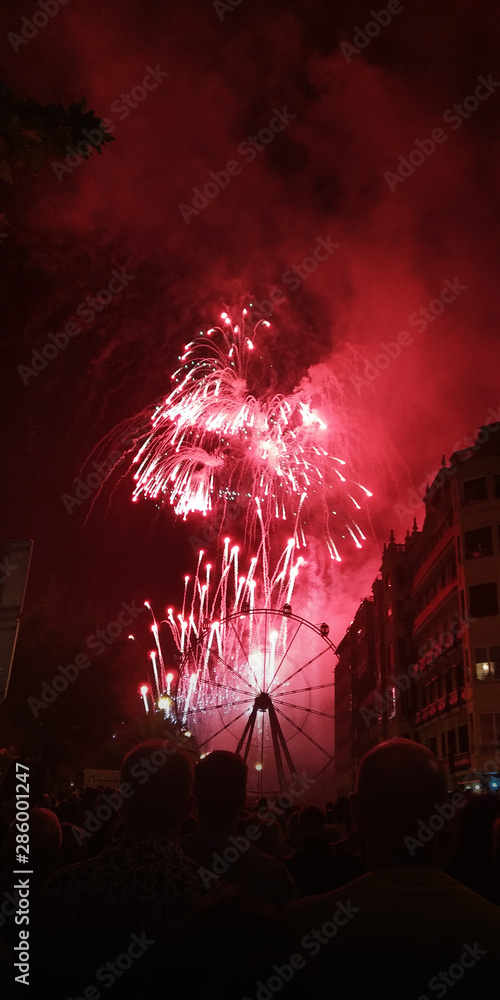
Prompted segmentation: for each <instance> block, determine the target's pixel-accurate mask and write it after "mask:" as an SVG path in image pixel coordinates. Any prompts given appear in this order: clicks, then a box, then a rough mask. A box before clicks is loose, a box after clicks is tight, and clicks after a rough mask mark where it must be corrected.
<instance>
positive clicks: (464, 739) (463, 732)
mask: <svg viewBox="0 0 500 1000" xmlns="http://www.w3.org/2000/svg"><path fill="white" fill-rule="evenodd" d="M468 749H469V731H468V729H467V726H466V725H465V726H459V727H458V752H459V753H467V751H468Z"/></svg>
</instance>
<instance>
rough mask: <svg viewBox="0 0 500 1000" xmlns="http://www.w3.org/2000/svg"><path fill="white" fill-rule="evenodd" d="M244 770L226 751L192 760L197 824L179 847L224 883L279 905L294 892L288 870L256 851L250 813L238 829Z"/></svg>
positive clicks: (256, 833)
mask: <svg viewBox="0 0 500 1000" xmlns="http://www.w3.org/2000/svg"><path fill="white" fill-rule="evenodd" d="M247 770H248V769H247V765H246V764H245V762H244V761H243V760H242V759H241V757H239V756H238V755H237V754H234V753H230V752H229V751H226V750H214V751H213V752H212V753H210V754H209V755H208V756H207V757H204V758H203V760H200V761H199V762H198V763H197V765H196V769H195V774H194V792H195V797H196V806H197V810H198V829H197V831H196V832H195V833H191V834H188V836H186V837H183V838H182V841H181V843H182V847H183V849H184V850H185V852H186V854H187V855H188V856H189V857H190V858H192V859H193V860H194V861H196V862H198V864H200V865H202V866H203V867H204V868H207V869H208V870H209V871H211V872H214V873H215V874H217V875H220V876H221V877H222V878H223V879H224V881H225V882H228V883H230V884H231V885H235V886H239V887H242V888H244V889H245V890H246V892H247V893H248V894H251V895H252V896H254V897H255V898H256V899H257V900H258V901H259V902H266V903H270V904H272V905H274V906H276V907H277V908H279V909H282V910H283V909H284V908H285V907H286V906H287V905H288V903H290V902H291V900H292V899H296V897H297V889H296V886H295V883H294V881H293V879H292V877H291V875H290V874H289V872H288V871H287V869H286V867H285V865H284V864H282V862H281V861H279V860H278V859H277V858H272V857H270V856H269V855H268V854H265V853H264V852H263V851H261V850H259V846H258V845H259V840H260V834H259V829H258V825H257V823H255V822H253V821H252V817H250V820H249V823H248V826H247V827H244V829H243V832H242V831H241V828H240V832H239V833H238V819H239V817H240V815H241V813H242V812H243V810H244V807H245V798H246V784H247ZM268 822H270V821H269V820H268Z"/></svg>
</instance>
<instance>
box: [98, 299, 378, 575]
mask: <svg viewBox="0 0 500 1000" xmlns="http://www.w3.org/2000/svg"><path fill="white" fill-rule="evenodd" d="M245 317H246V310H243V316H242V322H241V324H234V325H233V323H232V321H231V319H230V317H229V316H228V314H227V313H225V312H223V313H222V314H221V319H222V321H223V324H222V326H221V327H214V328H212V329H211V330H209V331H208V332H207V333H206V334H200V335H199V336H198V337H196V338H195V339H194V340H192V341H191V342H190V343H188V344H186V345H185V348H184V354H183V355H182V356H181V357H180V359H179V360H180V362H181V364H180V367H179V368H178V369H177V371H176V372H174V374H173V375H172V376H171V379H172V381H173V382H174V387H173V389H172V391H171V392H170V394H169V395H168V396H167V397H166V399H164V400H163V401H162V402H161V403H159V404H158V405H156V406H155V408H154V410H153V411H150V414H149V417H147V413H146V411H142V413H141V414H140V415H139V416H138V417H135V418H134V420H133V423H134V432H135V433H134V436H133V445H132V447H131V446H130V443H128V444H127V449H126V452H125V454H124V453H123V450H122V451H119V450H114V451H113V454H114V455H116V454H118V453H119V454H120V456H121V457H120V459H119V460H117V461H115V462H114V464H113V463H111V464H110V473H109V474H110V475H111V474H112V473H113V471H114V469H116V467H117V466H118V465H120V464H121V463H122V462H123V460H124V457H126V458H128V460H129V463H130V464H129V466H128V468H129V469H130V468H135V472H134V480H135V488H134V490H133V495H132V499H133V500H134V501H137V500H138V499H139V498H140V497H141V496H142V497H147V498H152V499H154V500H156V501H157V502H159V503H168V504H170V505H171V506H172V507H173V509H174V512H175V514H177V515H178V516H180V517H182V518H183V519H186V518H187V517H188V516H189V515H190V514H194V513H202V514H203V515H205V516H207V515H210V513H211V512H212V511H213V510H214V507H215V506H216V505H217V504H219V503H220V502H221V501H222V503H223V505H224V511H225V509H226V506H227V503H228V500H229V499H233V500H237V502H238V503H239V504H241V505H242V506H245V507H247V523H246V540H247V541H253V539H254V538H255V536H256V534H257V533H260V532H261V530H262V527H264V528H265V530H266V531H267V532H271V533H272V534H275V533H277V532H279V531H280V526H283V524H284V523H286V524H287V526H288V528H289V531H290V532H293V535H294V538H295V540H296V542H297V545H300V546H304V545H305V543H306V535H307V533H308V532H312V531H315V532H316V533H317V532H318V531H320V532H321V534H322V535H323V536H324V537H325V541H326V544H327V548H328V551H329V553H330V555H331V557H332V559H335V560H337V561H340V555H339V551H338V546H337V544H336V543H335V541H334V537H335V536H339V535H341V536H342V537H345V536H346V534H349V535H350V536H351V537H352V539H353V541H354V543H355V545H356V546H357V547H359V545H360V544H361V542H362V540H363V538H364V536H363V533H362V531H361V529H360V527H359V525H358V524H357V522H356V521H355V520H354V518H353V516H352V515H353V514H354V513H355V512H357V511H358V510H360V503H359V498H360V496H361V494H362V493H364V494H366V495H367V496H371V495H372V494H371V493H370V491H369V490H368V489H366V487H365V486H362V484H361V483H357V482H355V481H354V480H351V479H350V478H349V477H348V475H347V474H346V470H345V461H344V460H343V459H342V458H339V457H337V456H335V455H333V454H332V453H331V452H330V450H329V438H330V437H331V436H332V433H331V432H330V431H329V429H328V427H327V425H326V423H325V421H324V420H323V419H322V418H321V417H320V416H319V415H318V414H317V413H315V412H314V410H313V409H311V407H310V405H309V403H308V402H307V399H306V395H307V393H306V389H305V387H304V380H303V383H302V384H301V386H300V387H299V388H298V389H297V390H295V391H294V392H293V393H292V394H290V395H288V396H283V395H281V394H277V395H274V396H272V397H269V396H268V395H266V394H264V395H260V396H259V397H258V398H256V396H254V395H251V394H250V393H249V391H248V377H249V372H250V369H251V359H252V355H253V353H254V340H255V339H257V338H258V336H259V333H260V332H261V330H263V329H265V328H266V327H268V326H269V323H267V321H265V320H262V321H260V322H259V323H257V325H256V327H255V328H254V329H253V331H252V336H251V337H250V336H248V335H247V330H246V327H247V320H246V318H245ZM123 429H124V424H122V425H120V428H119V429H118V430H117V432H116V435H113V433H112V434H111V435H108V437H107V438H106V439H105V440H104V442H101V444H100V445H99V446H98V447H97V449H95V450H94V453H93V455H92V456H91V457H95V456H96V453H97V456H98V457H100V454H101V450H102V447H103V446H104V447H107V448H109V447H110V446H113V447H114V449H116V446H117V444H118V441H117V438H118V436H119V432H120V433H121V440H123ZM131 456H132V458H131ZM130 459H131V461H130ZM339 467H340V468H342V469H343V471H342V472H341V471H340V468H339ZM355 494H357V495H358V499H356V495H355ZM248 498H250V501H251V502H250V503H249V504H248ZM256 500H258V501H259V504H257V505H256V504H255V503H254V502H253V501H256ZM247 505H248V506H247ZM292 525H293V528H292ZM264 570H265V567H264Z"/></svg>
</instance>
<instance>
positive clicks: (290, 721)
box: [276, 708, 332, 757]
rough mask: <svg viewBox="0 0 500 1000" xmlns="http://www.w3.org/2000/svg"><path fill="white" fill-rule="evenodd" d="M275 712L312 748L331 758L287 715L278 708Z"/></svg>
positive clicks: (329, 754)
mask: <svg viewBox="0 0 500 1000" xmlns="http://www.w3.org/2000/svg"><path fill="white" fill-rule="evenodd" d="M276 712H277V714H278V715H282V716H283V718H284V719H286V721H287V722H289V723H290V725H291V726H293V727H294V729H296V730H297V732H298V733H301V734H302V736H305V738H306V740H309V742H310V743H313V744H314V746H315V747H317V748H318V750H321V753H324V755H325V757H331V756H332V755H331V753H328V750H325V748H324V747H322V746H321V745H320V744H319V743H317V742H316V740H314V739H313V738H312V736H309V733H306V732H305V731H304V730H303V729H301V728H300V726H298V725H297V723H296V722H294V721H293V719H289V718H288V715H285V713H284V712H282V711H281V709H280V708H277V709H276Z"/></svg>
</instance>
